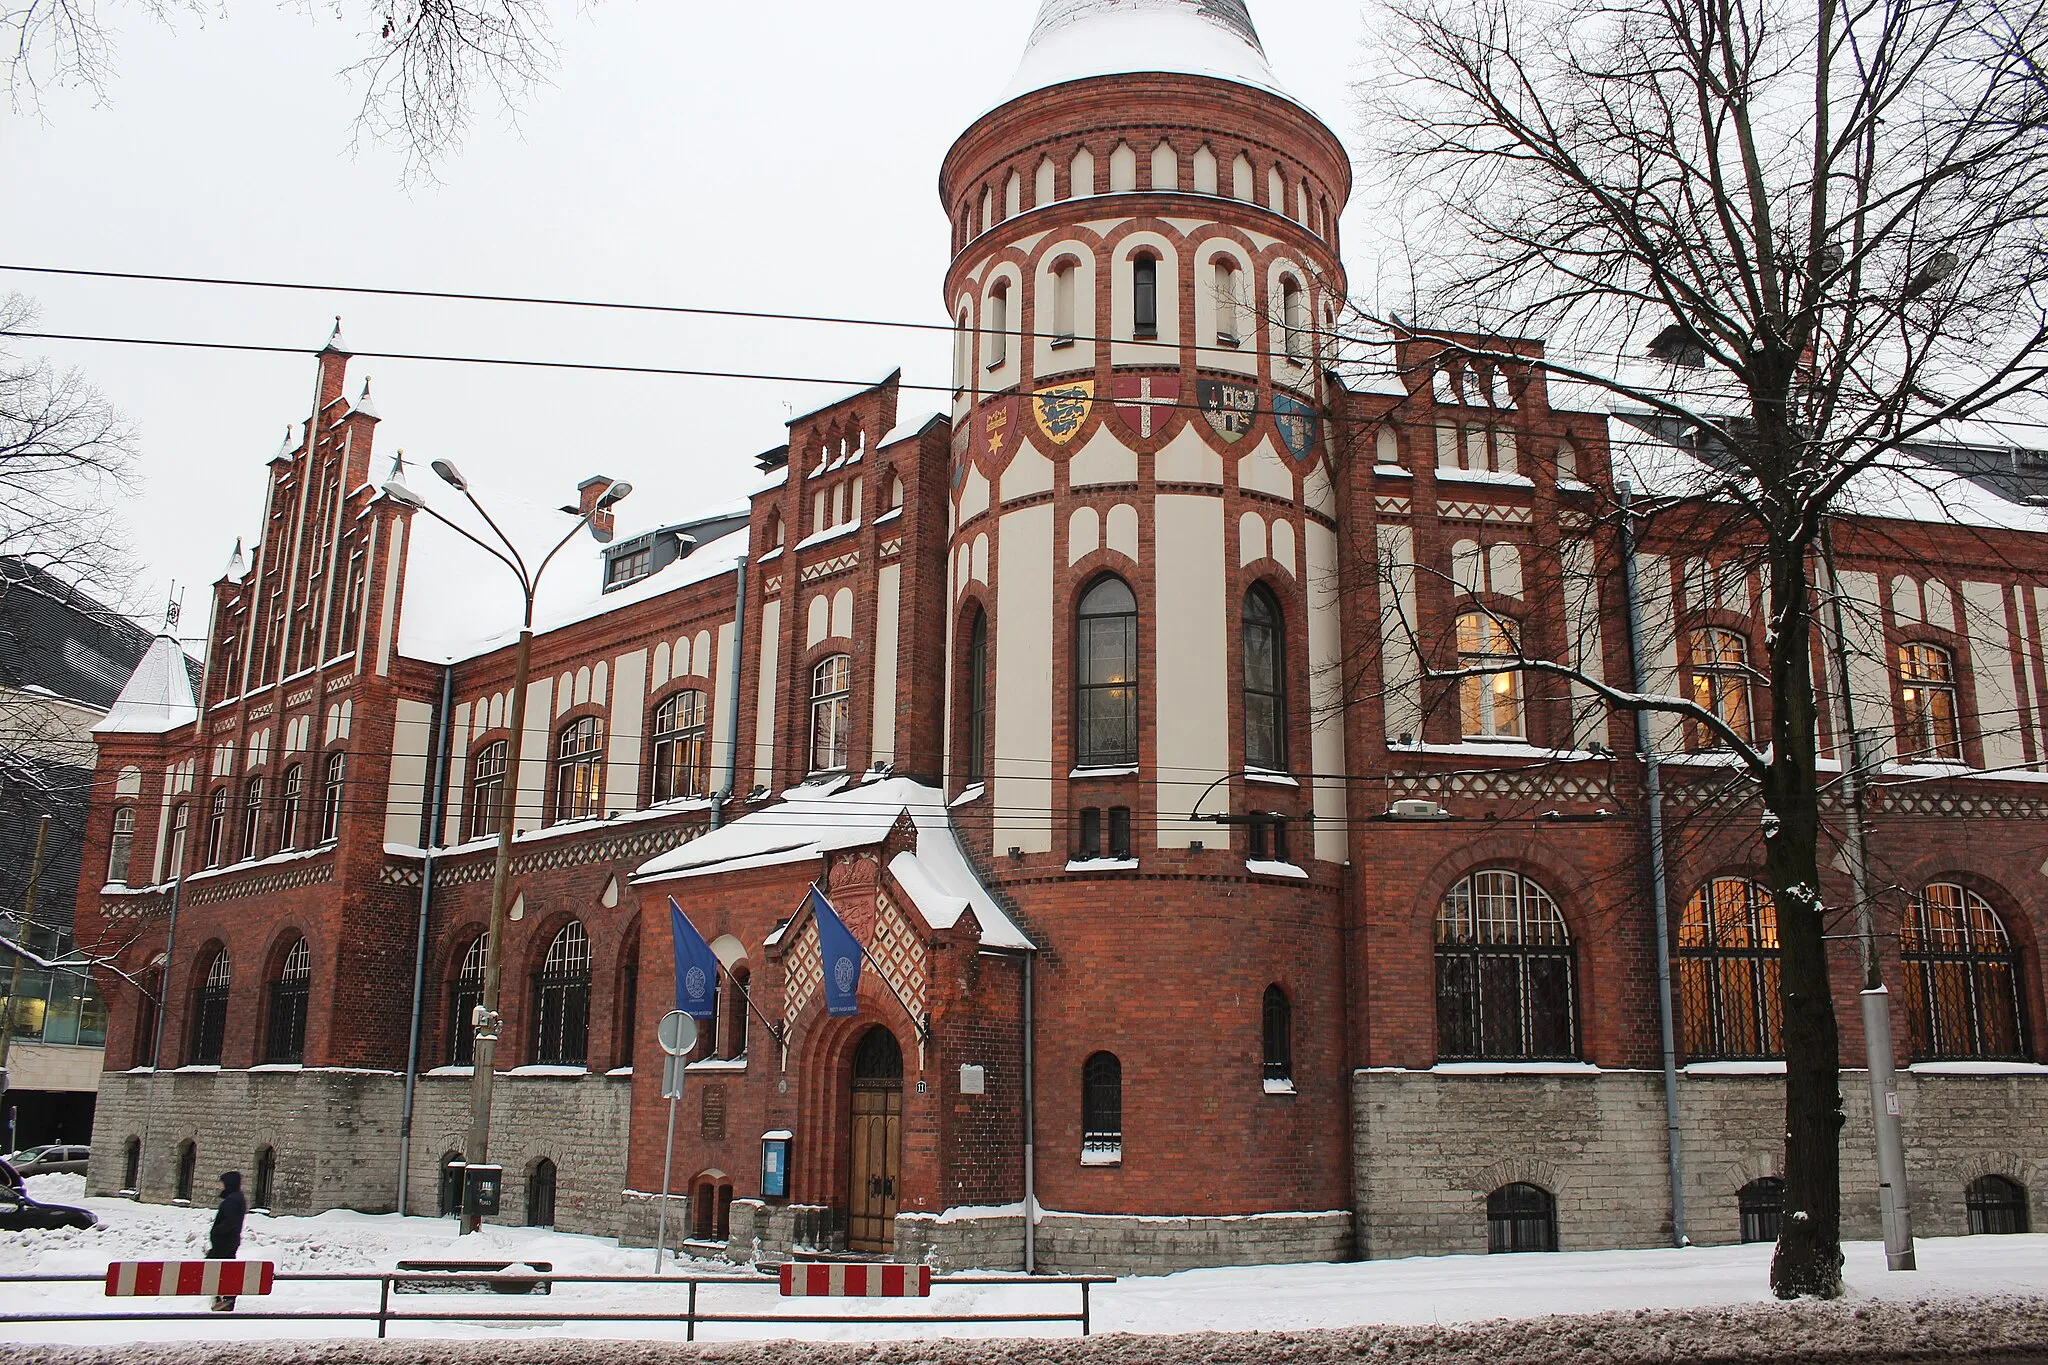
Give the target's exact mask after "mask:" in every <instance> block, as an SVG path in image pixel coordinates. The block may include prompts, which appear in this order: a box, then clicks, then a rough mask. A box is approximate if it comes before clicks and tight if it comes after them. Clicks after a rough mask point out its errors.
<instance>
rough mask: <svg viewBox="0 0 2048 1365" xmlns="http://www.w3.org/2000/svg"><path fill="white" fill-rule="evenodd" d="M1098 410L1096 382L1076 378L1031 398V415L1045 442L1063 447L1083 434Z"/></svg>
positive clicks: (1038, 392) (1042, 390)
mask: <svg viewBox="0 0 2048 1365" xmlns="http://www.w3.org/2000/svg"><path fill="white" fill-rule="evenodd" d="M1094 407H1095V381H1094V380H1092V379H1075V380H1070V381H1068V382H1067V383H1064V384H1053V385H1051V386H1049V387H1047V388H1043V389H1040V390H1038V391H1037V392H1036V393H1034V394H1032V395H1031V415H1032V417H1034V418H1035V419H1037V422H1038V429H1039V430H1040V431H1042V432H1044V433H1045V439H1046V440H1048V441H1051V442H1052V443H1053V444H1054V445H1056V446H1063V445H1065V444H1066V443H1067V442H1069V441H1071V440H1073V439H1074V438H1075V437H1076V436H1078V435H1080V434H1081V428H1082V427H1084V426H1086V425H1087V424H1088V414H1089V413H1090V412H1091V411H1093V410H1094Z"/></svg>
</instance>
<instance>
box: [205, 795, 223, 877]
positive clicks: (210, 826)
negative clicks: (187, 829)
mask: <svg viewBox="0 0 2048 1365" xmlns="http://www.w3.org/2000/svg"><path fill="white" fill-rule="evenodd" d="M227 856H228V789H227V788H226V787H215V788H214V789H213V795H212V796H210V797H208V798H207V804H206V865H207V866H208V867H219V866H220V865H221V864H222V863H223V862H225V861H226V860H227Z"/></svg>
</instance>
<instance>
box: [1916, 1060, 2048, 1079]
mask: <svg viewBox="0 0 2048 1365" xmlns="http://www.w3.org/2000/svg"><path fill="white" fill-rule="evenodd" d="M1906 1070H1908V1071H1910V1072H1912V1073H1913V1074H1914V1075H1915V1076H2042V1075H2048V1066H2043V1065H2042V1064H2041V1063H2039V1062H1915V1063H1913V1064H1912V1065H1911V1066H1909V1067H1907V1068H1906Z"/></svg>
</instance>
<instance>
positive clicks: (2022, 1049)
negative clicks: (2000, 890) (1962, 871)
mask: <svg viewBox="0 0 2048 1365" xmlns="http://www.w3.org/2000/svg"><path fill="white" fill-rule="evenodd" d="M1899 956H1900V957H1901V958H1902V959H1903V960H1904V967H1905V978H1906V981H1905V986H1906V992H1905V993H1906V1025H1907V1032H1908V1037H1909V1038H1910V1040H1911V1044H1912V1051H1913V1060H1914V1061H1916V1062H1936V1061H1942V1062H1946V1061H2025V1060H2026V1059H2027V1040H2026V1018H2025V1013H2024V1009H2023V1006H2022V1003H2021V999H2020V961H2019V954H2018V952H2017V951H2015V949H2014V948H2013V943H2012V938H2011V936H2010V935H2008V934H2007V933H2006V931H2005V923H2004V921H2003V920H2001V919H1999V917H1998V912H1997V911H1995V910H1993V909H1992V908H1991V906H1990V904H1989V903H1988V902H1987V901H1986V900H1985V899H1984V898H1983V897H1982V896H1980V895H1978V894H1977V893H1976V892H1974V891H1971V890H1969V889H1968V888H1966V887H1962V886H1957V885H1954V884H1952V883H1936V884H1935V885H1932V886H1929V887H1926V888H1924V889H1923V890H1922V891H1921V892H1920V894H1919V895H1917V896H1915V897H1914V898H1913V903H1912V905H1911V907H1910V908H1909V909H1908V910H1907V912H1906V919H1905V922H1904V923H1903V924H1902V925H1900V927H1899Z"/></svg>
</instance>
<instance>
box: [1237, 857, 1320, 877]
mask: <svg viewBox="0 0 2048 1365" xmlns="http://www.w3.org/2000/svg"><path fill="white" fill-rule="evenodd" d="M1244 870H1245V871H1247V872H1249V873H1251V874H1252V875H1253V876H1254V877H1293V878H1295V879H1296V880H1297V881H1307V880H1308V873H1306V872H1304V871H1302V870H1301V869H1300V868H1298V867H1296V866H1295V865H1294V864H1293V863H1275V862H1267V861H1264V860H1261V859H1258V858H1247V859H1246V860H1245V864H1244Z"/></svg>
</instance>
